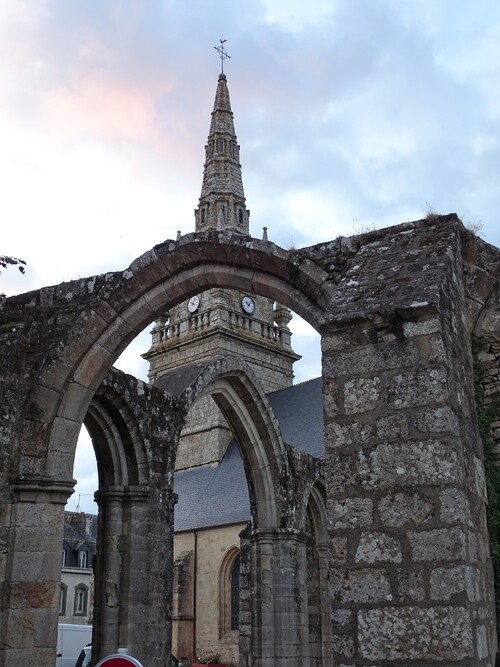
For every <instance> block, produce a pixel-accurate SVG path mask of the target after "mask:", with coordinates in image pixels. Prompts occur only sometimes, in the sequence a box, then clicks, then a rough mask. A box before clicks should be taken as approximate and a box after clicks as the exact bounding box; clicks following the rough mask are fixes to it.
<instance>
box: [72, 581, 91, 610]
mask: <svg viewBox="0 0 500 667" xmlns="http://www.w3.org/2000/svg"><path fill="white" fill-rule="evenodd" d="M87 594H88V589H87V587H86V586H84V585H83V584H79V585H78V586H77V587H76V588H75V605H74V609H75V615H78V616H83V615H84V614H86V613H87Z"/></svg>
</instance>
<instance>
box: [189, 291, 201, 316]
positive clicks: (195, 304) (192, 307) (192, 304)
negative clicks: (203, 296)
mask: <svg viewBox="0 0 500 667" xmlns="http://www.w3.org/2000/svg"><path fill="white" fill-rule="evenodd" d="M199 307H200V297H199V296H198V295H197V294H195V295H194V296H192V297H191V298H190V299H189V301H188V302H187V309H188V311H189V312H190V313H196V311H197V310H198V308H199Z"/></svg>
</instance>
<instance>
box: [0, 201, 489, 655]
mask: <svg viewBox="0 0 500 667" xmlns="http://www.w3.org/2000/svg"><path fill="white" fill-rule="evenodd" d="M462 231H463V228H462V226H461V224H460V222H459V221H458V219H457V218H456V216H455V215H453V214H450V215H449V216H430V217H428V219H426V220H424V221H417V222H414V223H405V224H404V225H399V226H397V227H393V228H390V229H386V230H375V231H374V232H370V233H367V234H365V235H360V236H359V237H356V238H352V239H336V240H334V241H329V242H327V243H324V244H318V245H317V246H315V247H314V248H309V249H303V250H299V251H293V252H286V251H284V250H282V249H279V248H276V246H274V245H273V244H272V243H268V242H265V241H262V242H259V241H256V240H255V239H251V238H249V237H238V236H237V235H234V236H232V235H230V234H226V233H211V232H208V233H205V234H195V235H189V236H187V237H184V238H181V239H180V240H179V241H178V242H176V243H175V242H170V241H168V242H166V243H164V244H161V245H160V246H157V247H156V248H154V249H153V250H152V251H151V252H150V253H146V255H143V256H142V257H141V258H139V259H138V260H137V261H136V262H134V264H133V265H132V266H131V267H130V268H129V269H127V270H126V271H124V272H122V273H115V274H107V275H105V276H97V277H94V278H91V279H86V280H81V281H75V282H73V283H67V284H64V285H60V286H56V287H51V288H44V289H43V290H40V291H38V292H32V293H30V294H26V295H20V296H19V297H13V298H11V299H8V300H7V301H6V302H5V303H4V304H2V306H3V307H2V313H1V321H2V329H1V332H0V333H1V336H2V342H5V344H6V345H5V347H4V349H5V350H6V353H5V354H4V355H3V357H2V373H1V374H0V382H1V383H2V389H3V390H4V395H3V397H2V398H3V399H4V400H3V405H4V406H5V408H4V411H3V413H2V415H0V425H1V428H2V431H1V439H2V442H3V443H5V445H4V448H3V449H2V450H1V451H0V454H1V457H2V458H1V463H2V465H0V478H1V479H2V482H3V484H2V488H1V493H2V500H3V501H4V504H5V508H6V509H5V511H4V512H3V520H4V524H5V526H4V527H5V530H4V534H5V536H4V534H2V543H3V544H5V545H7V548H8V551H7V556H6V557H2V559H0V567H1V568H2V576H3V582H4V585H3V586H2V604H3V608H4V610H5V614H4V619H3V625H2V633H3V636H2V641H3V642H4V645H8V646H9V649H6V654H7V651H8V654H7V657H6V658H3V657H0V660H2V659H3V660H4V662H5V661H6V660H7V661H9V660H11V661H14V658H13V657H12V656H15V660H16V662H20V661H22V658H21V657H19V656H21V655H22V650H24V647H25V646H29V647H34V648H36V655H35V658H36V659H37V661H38V664H40V665H49V664H50V662H51V661H52V658H53V655H52V654H53V650H52V648H51V646H50V642H51V640H50V639H49V640H47V639H46V638H45V636H43V638H42V639H40V637H42V632H40V631H39V632H38V634H37V637H38V638H37V639H36V641H35V630H36V628H37V627H38V628H39V627H41V626H42V623H41V621H42V619H43V620H44V621H45V625H44V626H43V627H46V625H47V623H46V621H47V618H49V617H50V618H51V619H52V620H53V619H54V613H53V612H54V610H55V609H56V606H57V602H56V600H57V595H56V590H57V587H56V580H55V576H56V570H58V567H57V566H59V560H60V559H59V555H60V541H61V540H62V510H63V506H64V503H65V501H66V498H67V496H68V494H69V493H70V491H71V488H72V479H71V471H72V465H73V457H74V449H75V445H76V439H77V434H78V432H79V430H80V426H81V423H82V421H83V419H84V417H85V415H86V412H87V409H88V406H89V405H90V402H91V400H92V397H93V395H94V393H95V392H96V390H97V389H98V387H99V385H100V383H101V381H102V380H103V378H104V376H105V374H106V372H107V371H108V370H109V368H110V367H111V365H112V364H113V362H114V360H115V359H116V358H117V357H118V355H119V354H120V352H121V351H122V350H123V349H124V348H125V347H126V346H127V344H128V343H129V342H130V341H131V340H132V338H134V337H135V335H137V334H138V333H139V332H140V331H142V329H143V328H144V326H146V325H147V324H148V323H149V322H151V321H152V320H153V319H154V318H155V317H157V316H161V315H162V314H163V311H164V310H165V309H166V308H168V307H169V305H175V304H176V303H180V302H181V301H182V300H184V299H187V298H188V297H189V296H190V295H192V294H195V293H196V292H199V291H201V290H204V289H207V288H210V287H228V288H233V289H241V290H242V291H248V292H255V293H257V294H260V295H263V296H268V297H270V298H273V299H275V300H276V301H279V302H280V303H283V305H285V306H288V307H290V308H291V309H292V310H295V311H296V312H298V313H299V315H302V316H303V317H304V318H305V319H306V320H307V321H309V322H310V323H311V324H312V325H313V326H315V327H316V328H317V329H318V330H319V331H320V333H321V335H322V354H323V374H324V384H323V386H324V415H325V433H326V440H327V452H326V460H327V463H328V466H329V472H328V475H327V478H328V519H329V522H328V523H329V532H330V537H335V531H342V536H343V537H345V538H346V541H347V542H349V544H350V548H349V549H348V550H347V554H346V555H345V557H344V558H343V560H335V558H334V554H332V563H335V565H334V567H335V571H334V574H335V578H334V579H332V582H331V586H330V594H331V597H332V599H334V600H335V601H336V604H337V605H338V612H339V618H340V616H341V615H343V617H344V618H346V617H347V616H348V615H350V614H351V611H352V609H353V607H355V608H356V613H357V623H354V622H348V623H345V625H343V626H342V628H341V631H340V634H341V635H342V642H339V643H338V645H337V646H338V647H339V648H341V649H342V651H338V654H339V655H338V661H339V662H346V661H347V662H357V663H367V662H378V663H382V662H383V663H386V662H387V663H388V662H394V661H397V660H399V661H401V660H402V661H405V660H406V661H407V660H414V661H416V662H422V663H428V662H436V661H442V660H447V662H448V663H449V664H452V663H453V664H459V663H463V661H464V660H467V661H468V662H469V663H470V664H471V665H480V664H482V663H484V661H485V660H486V659H490V657H491V651H492V649H493V647H494V645H495V641H494V631H493V627H492V626H493V622H492V619H493V617H494V611H493V610H494V606H493V602H494V601H493V600H492V596H491V595H490V594H489V593H488V591H491V586H489V583H490V581H489V577H490V564H489V560H488V553H487V552H488V550H487V548H484V549H479V550H476V551H475V552H474V551H473V550H472V549H471V550H469V549H468V548H466V545H469V544H480V545H485V544H486V545H487V541H488V536H487V531H486V528H485V522H484V505H485V493H484V488H483V486H484V485H483V484H482V477H481V473H482V460H481V458H480V457H481V445H480V440H479V433H478V428H477V420H476V419H475V416H474V411H473V403H474V401H473V395H472V372H471V354H470V345H469V344H468V340H469V339H468V335H469V331H468V330H467V329H466V326H465V319H466V318H465V299H464V289H463V278H464V275H463V274H464V263H465V262H466V260H465V259H464V253H463V245H462V238H461V234H462ZM485 245H486V244H483V247H482V248H481V252H484V255H485V257H486V260H485V266H486V269H485V270H486V271H487V272H488V273H491V275H495V273H496V275H498V266H499V264H500V260H499V253H498V250H497V249H494V248H491V247H489V248H485V247H484V246H485ZM464 369H465V372H464ZM464 378H465V381H464ZM11 380H14V382H12V381H11ZM221 395H222V394H221ZM464 402H465V403H466V404H467V411H465V410H463V409H462V406H463V405H464V404H465V403H464ZM469 408H470V409H469ZM424 415H425V418H424ZM443 417H445V418H446V419H444V418H443ZM450 456H451V460H450ZM401 463H403V464H404V465H401ZM445 467H446V468H447V470H448V473H447V475H446V476H443V474H442V471H443V468H445ZM400 470H403V471H404V472H403V474H400V473H399V471H400ZM464 470H465V471H466V473H467V474H466V475H465V476H463V471H464ZM331 471H336V473H340V474H335V475H331V474H330V472H331ZM337 481H338V482H339V483H337ZM412 484H413V485H418V486H419V487H421V490H423V489H425V490H426V492H428V493H429V494H430V496H432V498H433V499H435V501H436V502H435V503H432V508H431V510H430V511H432V512H433V516H432V521H433V523H432V525H433V528H432V530H431V529H430V528H429V527H428V525H423V524H422V525H419V526H418V527H417V526H414V525H413V526H410V525H405V526H398V527H397V528H392V527H391V526H388V528H390V531H389V532H390V535H389V532H387V533H383V534H380V533H379V531H380V529H381V524H380V511H381V510H380V498H381V496H382V495H383V496H384V501H385V503H394V502H396V503H397V504H399V505H401V506H403V507H404V506H406V505H405V503H406V502H407V501H408V497H409V487H411V485H412ZM457 499H458V500H457ZM460 499H461V501H460ZM459 501H460V502H459ZM158 502H159V503H160V505H161V497H158ZM452 504H455V506H456V508H457V511H458V512H459V514H453V512H452V511H451V505H452ZM470 508H472V510H473V512H474V513H473V517H474V521H472V522H471V520H470V516H468V511H469V510H470ZM33 510H36V511H35V512H33ZM276 514H277V515H279V512H277V513H276ZM385 527H386V526H384V528H385ZM26 529H28V530H29V535H30V539H31V543H36V544H37V547H38V549H39V551H37V553H36V557H33V554H30V556H31V557H32V558H31V561H30V565H32V568H31V573H27V572H26V570H25V569H24V568H23V567H22V563H23V562H26V561H27V560H28V559H27V558H24V556H26V552H27V551H28V549H27V547H26V539H25V536H26ZM283 531H284V533H285V534H284V533H282V532H280V529H278V530H275V529H273V530H269V531H261V532H260V533H259V532H254V533H253V534H251V535H250V536H249V541H250V542H251V552H252V554H251V555H252V558H255V562H257V563H258V567H259V568H260V569H259V576H261V578H262V579H263V580H264V579H265V580H266V581H271V582H276V583H279V582H278V577H282V578H283V577H285V578H286V580H289V579H291V578H292V575H294V574H296V572H294V571H292V569H291V568H288V569H287V567H288V565H289V563H290V557H289V556H290V549H289V546H290V543H291V536H290V532H291V531H288V532H287V531H286V529H283ZM389 538H390V539H389ZM306 539H307V538H306V537H305V536H303V535H299V534H297V535H296V553H297V554H303V551H304V548H303V543H304V542H305V540H306ZM58 541H59V544H57V549H55V547H54V545H56V543H57V542H58ZM371 543H374V544H375V545H377V546H376V547H375V551H376V558H377V559H378V560H377V562H375V561H374V560H373V558H374V557H373V554H372V553H369V552H368V551H367V550H366V549H365V550H364V554H362V555H361V556H362V557H361V560H360V559H359V558H357V557H356V554H357V553H358V551H359V548H358V547H359V544H363V545H365V546H366V545H368V544H371ZM450 543H454V544H457V549H458V550H459V553H460V561H462V562H463V564H464V565H465V567H462V568H458V567H457V568H455V570H454V572H455V576H456V580H455V582H454V586H455V589H456V590H457V591H458V593H457V594H456V595H455V596H453V597H452V598H451V599H449V600H448V599H447V600H446V603H447V604H446V608H445V607H444V606H443V599H442V597H440V596H441V595H442V592H441V590H440V582H441V578H440V577H439V567H438V566H440V565H441V564H442V563H443V562H446V565H447V566H448V565H449V564H450V563H449V561H450V558H449V556H450V549H449V544H450ZM402 545H403V546H404V548H402ZM408 546H409V547H410V548H408ZM379 552H380V553H379ZM394 553H395V554H396V557H394V556H393V554H394ZM295 560H296V559H295ZM53 561H54V562H56V563H57V566H52V569H50V571H49V569H48V568H46V567H45V565H46V563H49V562H50V563H52V562H53ZM360 566H363V567H360ZM422 569H423V570H424V571H425V572H426V573H431V572H432V571H434V574H435V576H434V578H433V579H431V580H429V578H426V579H425V582H422V583H421V584H420V583H419V580H418V577H419V574H421V572H422ZM403 570H404V572H403ZM39 572H43V573H44V574H43V577H42V578H38V573H39ZM33 573H35V574H33ZM469 573H471V574H472V575H473V576H474V577H477V581H478V586H477V588H475V591H476V590H477V591H479V593H478V594H477V596H476V593H475V592H474V599H471V595H470V594H469V591H470V588H469V585H470V582H469V581H468V579H467V577H468V575H469ZM403 574H404V575H405V576H404V577H402V576H400V575H403ZM374 575H375V576H376V578H377V586H376V587H375V586H372V582H373V581H374ZM466 575H467V576H466ZM410 576H412V577H413V580H414V582H415V584H416V585H418V586H420V591H419V592H418V594H415V599H413V598H412V597H411V595H412V594H411V592H410V591H409V587H408V581H409V580H410V579H409V577H410ZM405 581H406V588H405ZM287 583H288V581H285V584H287ZM301 585H302V582H301ZM367 588H370V596H369V598H367V597H366V596H365V594H364V591H365V590H366V589H367ZM112 593H113V590H112V588H111V589H110V598H112ZM262 593H263V594H264V593H265V591H264V589H263V590H262ZM291 593H292V594H293V591H291ZM417 595H418V596H417ZM260 609H261V610H263V611H264V612H265V613H263V614H262V615H261V616H259V618H258V623H259V625H258V628H264V627H272V628H275V627H279V622H280V621H282V618H280V617H279V616H278V613H279V609H278V608H277V606H276V605H275V601H274V600H273V599H272V598H270V597H269V595H268V596H267V597H266V598H265V599H263V604H262V605H261V607H260ZM481 609H483V610H484V609H487V614H484V613H483V614H481V613H480V610H481ZM46 610H50V612H51V613H49V614H47V613H46ZM20 618H21V619H22V620H23V621H24V625H25V626H28V625H30V627H31V628H33V629H32V630H30V631H29V632H31V634H29V632H28V636H27V638H26V637H22V638H21V639H22V641H23V642H24V644H21V643H20V640H19V639H18V638H17V637H16V635H15V634H13V633H12V628H13V627H14V626H15V627H16V628H17V627H18V624H16V621H17V620H18V619H20ZM294 618H296V619H297V623H295V626H297V627H300V632H299V633H296V639H297V638H298V639H297V641H295V643H294V649H296V650H297V654H296V655H294V656H293V659H290V660H288V661H287V665H290V667H292V665H293V667H297V666H298V665H301V667H302V666H303V667H308V666H309V664H310V660H309V658H310V656H309V655H308V654H305V653H302V654H301V653H300V651H301V649H302V646H304V644H305V643H306V641H307V640H306V635H307V632H308V626H307V618H305V617H304V614H303V613H302V611H301V610H299V609H294ZM28 619H29V620H28ZM33 619H35V621H36V622H33ZM395 625H398V626H399V627H401V628H402V631H401V633H399V635H398V636H397V637H396V636H394V633H393V628H394V626H395ZM373 627H377V630H378V631H377V633H376V636H375V634H374V633H373V631H372V629H373ZM299 635H300V636H299ZM262 637H263V634H262ZM445 637H446V642H445V643H444V644H443V638H445ZM5 638H7V641H5ZM303 638H304V641H302V639H303ZM478 638H481V641H479V639H478ZM11 640H12V641H11ZM263 641H264V640H263ZM30 642H31V643H30ZM36 642H38V643H36ZM42 642H43V643H42ZM54 643H55V642H54ZM289 645H290V642H286V641H284V640H283V641H282V642H281V644H279V638H278V637H277V634H274V635H273V636H271V637H269V638H266V643H265V645H264V644H262V645H261V648H262V652H261V654H260V655H259V656H258V658H257V659H258V660H261V658H262V657H263V656H264V655H265V660H264V659H263V660H262V664H266V665H270V664H278V663H277V662H276V660H278V659H279V660H281V661H283V660H284V659H285V656H286V657H288V655H289V654H288V653H285V651H286V650H287V649H288V648H289ZM410 647H411V648H410ZM443 647H444V649H443ZM443 650H445V651H446V654H443V652H442V651H443ZM336 652H337V651H336ZM155 659H156V658H155ZM275 659H276V660H275ZM273 660H274V662H273ZM156 662H157V663H158V664H161V663H159V662H158V660H156ZM259 664H261V663H259Z"/></svg>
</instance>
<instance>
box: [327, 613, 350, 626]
mask: <svg viewBox="0 0 500 667" xmlns="http://www.w3.org/2000/svg"><path fill="white" fill-rule="evenodd" d="M353 614H354V612H353V610H352V609H332V612H331V614H330V618H331V621H332V625H333V627H334V628H335V627H336V626H339V627H342V626H344V625H348V624H349V623H350V622H351V620H352V617H353Z"/></svg>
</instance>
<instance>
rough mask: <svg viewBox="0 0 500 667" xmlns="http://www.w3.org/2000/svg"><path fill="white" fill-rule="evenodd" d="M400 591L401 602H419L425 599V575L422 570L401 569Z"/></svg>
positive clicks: (399, 574)
mask: <svg viewBox="0 0 500 667" xmlns="http://www.w3.org/2000/svg"><path fill="white" fill-rule="evenodd" d="M398 593H399V599H400V601H401V602H405V601H407V600H410V601H414V602H419V601H420V600H423V599H424V595H425V590H424V576H423V572H422V570H401V571H399V572H398Z"/></svg>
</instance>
